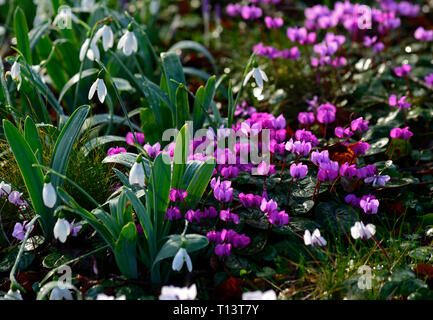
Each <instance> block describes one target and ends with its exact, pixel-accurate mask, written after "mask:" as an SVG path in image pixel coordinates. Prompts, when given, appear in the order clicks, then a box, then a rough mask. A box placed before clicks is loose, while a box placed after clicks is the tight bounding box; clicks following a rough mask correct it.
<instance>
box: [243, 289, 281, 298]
mask: <svg viewBox="0 0 433 320" xmlns="http://www.w3.org/2000/svg"><path fill="white" fill-rule="evenodd" d="M242 300H277V295H276V294H275V292H274V290H268V291H265V292H261V291H259V290H257V291H250V292H244V293H242Z"/></svg>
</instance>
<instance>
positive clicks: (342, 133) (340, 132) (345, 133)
mask: <svg viewBox="0 0 433 320" xmlns="http://www.w3.org/2000/svg"><path fill="white" fill-rule="evenodd" d="M334 133H335V136H336V137H337V138H340V139H348V138H350V137H351V136H353V132H352V131H351V130H350V128H346V129H344V128H342V127H336V128H335V130H334Z"/></svg>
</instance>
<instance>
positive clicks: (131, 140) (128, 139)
mask: <svg viewBox="0 0 433 320" xmlns="http://www.w3.org/2000/svg"><path fill="white" fill-rule="evenodd" d="M135 137H136V138H137V142H138V144H139V145H142V144H143V143H144V134H143V133H141V132H136V133H135ZM126 143H127V144H129V145H133V144H134V143H136V141H135V139H134V135H133V134H132V132H128V133H127V134H126Z"/></svg>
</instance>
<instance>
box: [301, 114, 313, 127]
mask: <svg viewBox="0 0 433 320" xmlns="http://www.w3.org/2000/svg"><path fill="white" fill-rule="evenodd" d="M314 120H315V117H314V113H313V112H299V114H298V121H299V123H302V124H307V125H308V124H312V123H314Z"/></svg>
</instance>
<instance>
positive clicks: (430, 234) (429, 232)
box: [0, 188, 433, 237]
mask: <svg viewBox="0 0 433 320" xmlns="http://www.w3.org/2000/svg"><path fill="white" fill-rule="evenodd" d="M0 189H1V188H0ZM0 192H1V190H0ZM425 235H426V236H427V237H433V228H430V229H428V230H427V231H426V233H425Z"/></svg>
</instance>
